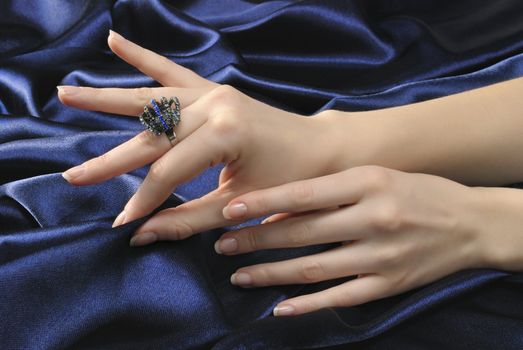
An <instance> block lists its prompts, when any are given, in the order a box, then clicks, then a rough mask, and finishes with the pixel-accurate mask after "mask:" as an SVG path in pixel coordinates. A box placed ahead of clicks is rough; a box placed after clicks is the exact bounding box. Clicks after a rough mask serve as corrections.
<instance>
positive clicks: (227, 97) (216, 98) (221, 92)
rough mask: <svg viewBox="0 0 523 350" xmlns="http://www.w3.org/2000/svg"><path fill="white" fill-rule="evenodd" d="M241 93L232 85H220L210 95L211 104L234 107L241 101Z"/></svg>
mask: <svg viewBox="0 0 523 350" xmlns="http://www.w3.org/2000/svg"><path fill="white" fill-rule="evenodd" d="M239 98H240V92H239V91H238V90H236V89H235V88H233V87H232V86H230V85H227V84H224V85H220V86H218V87H216V88H214V89H213V90H211V92H210V93H209V99H210V100H211V101H210V102H214V103H220V104H222V103H223V104H225V105H229V106H230V105H233V104H235V103H237V102H238V101H239Z"/></svg>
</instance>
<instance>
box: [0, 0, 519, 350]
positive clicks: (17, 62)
mask: <svg viewBox="0 0 523 350" xmlns="http://www.w3.org/2000/svg"><path fill="white" fill-rule="evenodd" d="M0 14H1V16H0V113H1V114H2V115H1V116H0V301H1V302H0V315H1V318H0V347H1V348H2V349H63V348H75V349H87V348H104V349H144V348H151V349H152V348H155V349H163V348H169V349H207V348H213V349H280V348H281V349H283V348H285V349H291V348H300V349H313V348H314V349H318V348H333V349H334V348H336V349H338V348H339V349H341V348H343V349H420V348H423V349H480V348H481V349H494V348H495V349H522V348H523V298H522V295H523V294H522V293H523V274H520V273H509V272H504V271H498V270H490V269H481V270H480V269H477V270H466V271H461V272H458V273H455V274H453V275H450V276H447V277H446V278H443V279H441V280H438V281H435V282H433V283H431V284H429V285H426V286H423V287H420V288H417V289H415V290H412V291H409V292H406V293H403V294H401V295H397V296H394V297H390V298H386V299H382V300H377V301H374V302H370V303H367V304H364V305H359V306H355V307H346V308H341V307H337V308H325V309H322V310H318V311H316V312H312V313H310V314H305V315H300V316H295V317H273V316H272V315H271V312H272V308H273V307H274V306H275V305H276V304H277V303H278V302H280V301H282V300H284V299H286V298H288V297H292V296H296V295H301V294H307V293H311V292H314V291H317V290H323V289H325V288H328V287H330V286H332V285H335V284H338V283H340V282H342V281H343V280H348V279H350V278H351V277H347V278H345V279H340V280H337V281H325V282H321V283H317V284H310V285H287V286H274V287H263V288H255V289H242V288H239V287H235V286H233V285H231V284H230V282H229V276H230V275H231V274H232V273H233V272H234V271H235V270H236V269H237V268H239V267H241V266H246V265H252V264H255V263H258V262H266V261H276V260H281V259H285V258H289V257H293V256H299V255H303V254H310V253H313V252H316V251H319V250H323V249H327V248H329V246H328V245H326V246H315V247H306V248H300V249H278V250H271V251H259V252H254V253H249V254H243V255H241V256H240V255H239V256H229V257H228V256H220V255H217V254H216V253H215V252H214V250H213V247H212V246H213V244H214V241H215V240H216V239H217V238H218V237H219V236H220V235H221V233H223V232H224V231H225V229H220V230H213V231H210V232H205V233H203V234H200V235H196V236H194V237H191V238H189V239H186V240H183V241H177V242H161V243H157V244H154V245H152V246H148V247H143V248H129V246H128V241H129V238H130V235H131V234H132V232H133V230H134V229H135V228H137V227H138V226H139V225H140V224H141V223H142V222H143V220H144V219H142V220H138V221H136V222H131V223H129V224H126V225H124V226H121V227H118V228H116V229H111V222H112V220H113V219H114V216H115V215H117V214H118V213H119V211H120V210H121V208H122V207H123V205H124V204H125V203H126V201H127V200H128V198H129V197H130V196H131V195H132V193H134V191H135V190H136V189H137V186H138V185H139V184H140V182H141V180H142V178H143V177H144V176H145V174H146V170H147V169H146V168H142V169H138V170H136V171H133V172H131V173H129V174H126V175H122V176H119V177H117V178H114V179H112V180H110V181H107V182H105V183H102V184H97V185H92V186H86V187H73V186H71V185H69V184H68V183H66V181H65V180H64V179H63V178H62V177H61V176H60V173H61V172H62V171H64V170H65V169H67V168H69V167H71V166H73V165H77V164H79V163H81V162H83V161H85V160H87V159H90V158H92V157H95V156H97V155H99V154H101V153H103V152H105V151H107V150H109V149H111V148H112V147H114V146H116V145H118V144H120V143H121V142H123V141H125V140H127V139H129V138H131V137H132V136H134V135H135V134H136V133H137V132H138V131H139V130H141V126H140V124H139V123H138V121H137V119H133V118H126V117H121V116H116V115H109V114H104V113H99V112H90V111H82V110H76V109H73V108H67V107H64V106H63V105H61V104H60V103H59V101H58V99H57V97H56V88H55V86H56V85H66V84H71V85H87V86H94V87H108V86H119V87H139V86H156V83H155V82H153V81H151V79H149V78H148V77H145V76H142V75H141V74H140V73H139V72H138V71H137V70H136V69H134V68H132V67H130V66H128V65H127V64H126V63H124V62H123V61H121V60H120V59H118V58H117V57H116V56H115V55H114V54H112V53H111V51H110V50H109V49H108V47H107V44H106V39H107V35H108V30H109V28H113V29H114V30H116V31H117V32H120V33H121V34H123V35H124V36H126V37H128V38H129V39H131V40H133V41H135V42H137V43H139V44H141V45H143V46H145V47H147V48H150V49H152V50H155V51H157V52H159V53H161V54H163V55H166V56H167V57H169V58H170V59H172V60H174V61H176V62H178V63H180V64H182V65H184V66H187V67H189V68H191V69H193V70H195V71H196V72H198V73H199V74H201V75H203V76H205V77H208V78H209V79H211V80H214V81H216V82H220V83H228V84H231V85H233V86H235V87H237V88H239V89H241V90H242V91H244V92H246V93H248V94H250V95H251V96H254V97H256V98H258V99H261V100H263V101H265V102H267V103H270V104H272V105H275V106H278V107H280V108H284V109H287V110H291V111H295V112H298V113H301V114H303V115H304V116H306V115H310V114H313V113H316V112H318V111H320V110H324V109H329V108H334V109H341V110H346V111H360V110H370V109H377V108H384V107H390V106H398V105H403V104H407V103H412V102H417V101H422V100H426V99H431V98H436V97H440V96H444V95H448V94H452V93H457V92H460V91H465V90H469V89H473V88H477V87H481V86H486V85H489V84H492V83H496V82H500V81H503V80H507V79H511V78H515V77H519V76H523V2H522V1H520V0H499V1H491V0H489V1H485V0H460V1H442V0H424V1H418V0H416V1H414V0H403V1H385V0H324V1H319V0H318V1H284V0H280V1H247V0H244V1H239V0H238V1H233V0H221V1H212V0H198V1H189V0H177V1H174V0H173V1H158V0H154V1H138V0H136V1H133V0H127V1H84V0H74V1H73V0H71V1H63V0H62V1H59V0H33V1H15V0H12V1H9V0H7V1H6V0H4V1H2V2H1V3H0ZM522 95H523V92H522ZM347 135H348V137H350V130H347ZM413 146H415V145H413ZM347 152H351V150H347ZM219 169H220V167H216V168H213V169H210V170H208V171H206V172H205V173H203V174H202V175H201V176H198V177H197V178H195V179H193V180H192V181H190V182H188V183H186V184H183V185H182V186H180V187H179V188H177V189H176V191H175V194H174V195H173V196H171V197H170V198H169V200H168V201H167V202H166V203H165V204H164V207H165V206H174V205H177V204H179V203H181V202H182V201H185V200H189V199H191V198H195V197H198V196H201V195H202V194H204V193H207V192H208V191H210V190H211V189H213V188H214V187H215V186H216V184H217V174H218V171H219ZM507 185H510V184H507ZM434 263H437V262H434ZM338 346H339V347H338Z"/></svg>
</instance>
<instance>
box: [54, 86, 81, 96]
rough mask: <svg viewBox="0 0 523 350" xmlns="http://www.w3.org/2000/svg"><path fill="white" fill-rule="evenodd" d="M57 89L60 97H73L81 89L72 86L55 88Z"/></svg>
mask: <svg viewBox="0 0 523 350" xmlns="http://www.w3.org/2000/svg"><path fill="white" fill-rule="evenodd" d="M56 88H57V89H58V92H59V93H60V94H62V95H67V96H73V95H76V94H78V93H79V92H80V90H81V89H82V88H81V87H79V86H72V85H59V86H57V87H56Z"/></svg>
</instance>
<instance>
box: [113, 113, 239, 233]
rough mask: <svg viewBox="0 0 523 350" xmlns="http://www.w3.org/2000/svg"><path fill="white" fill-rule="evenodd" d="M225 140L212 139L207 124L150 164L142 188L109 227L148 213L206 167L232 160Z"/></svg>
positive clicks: (227, 142)
mask: <svg viewBox="0 0 523 350" xmlns="http://www.w3.org/2000/svg"><path fill="white" fill-rule="evenodd" d="M229 141H230V140H224V138H221V137H216V135H215V134H214V130H213V128H212V127H210V126H209V123H205V124H204V125H202V126H201V127H200V128H199V129H197V130H196V131H195V132H193V133H192V134H191V135H190V136H189V137H187V138H186V139H184V140H182V141H181V142H180V143H179V144H178V145H176V146H175V147H173V148H172V149H171V150H169V151H168V152H167V153H166V154H164V155H163V156H162V157H161V158H159V159H158V160H157V161H156V162H155V163H153V164H152V166H151V168H150V170H149V173H148V174H147V176H146V177H145V179H144V181H143V183H142V185H141V186H140V187H139V188H138V191H137V192H136V193H135V194H134V195H133V196H132V198H131V199H130V200H129V202H127V204H126V206H125V208H124V210H123V211H122V213H120V215H119V217H117V220H115V222H114V224H113V225H114V226H113V227H115V226H118V225H121V224H124V223H126V222H129V221H131V220H134V219H137V218H140V217H142V216H145V215H147V214H149V213H150V212H151V211H152V210H154V209H155V208H157V207H158V206H159V205H160V204H161V203H162V202H163V201H165V199H167V197H168V196H169V195H170V194H171V193H172V191H173V190H174V188H175V187H176V186H177V185H179V184H181V183H183V182H185V181H187V180H190V179H191V178H192V177H194V176H196V175H198V174H199V173H201V172H202V171H203V170H205V169H207V168H208V167H209V166H213V165H215V164H218V163H221V162H226V163H227V162H229V161H232V159H230V157H233V155H232V152H231V151H230V149H229V148H230V145H229ZM122 216H123V218H124V219H122Z"/></svg>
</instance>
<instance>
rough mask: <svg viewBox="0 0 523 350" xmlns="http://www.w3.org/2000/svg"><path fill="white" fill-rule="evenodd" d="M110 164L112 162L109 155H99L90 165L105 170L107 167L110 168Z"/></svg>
mask: <svg viewBox="0 0 523 350" xmlns="http://www.w3.org/2000/svg"><path fill="white" fill-rule="evenodd" d="M110 164H111V160H110V159H109V155H108V154H107V153H103V154H101V155H99V156H98V157H96V158H95V159H94V161H93V162H92V163H91V164H90V165H91V166H96V167H99V168H102V169H104V168H105V167H107V166H109V165H110Z"/></svg>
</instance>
